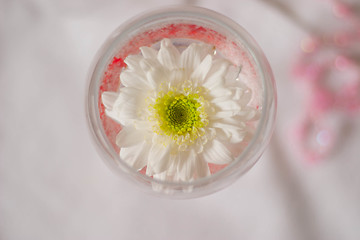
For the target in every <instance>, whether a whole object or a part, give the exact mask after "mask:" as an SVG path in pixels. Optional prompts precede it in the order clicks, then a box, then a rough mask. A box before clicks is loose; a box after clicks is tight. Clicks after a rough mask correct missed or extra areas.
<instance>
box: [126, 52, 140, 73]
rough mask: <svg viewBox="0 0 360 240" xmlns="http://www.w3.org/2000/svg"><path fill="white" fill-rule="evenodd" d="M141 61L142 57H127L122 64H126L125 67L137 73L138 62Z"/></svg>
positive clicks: (138, 68)
mask: <svg viewBox="0 0 360 240" xmlns="http://www.w3.org/2000/svg"><path fill="white" fill-rule="evenodd" d="M141 59H142V56H139V55H129V56H127V57H126V58H125V60H124V62H125V63H126V65H127V67H128V68H129V69H131V70H135V71H139V70H141V68H140V65H139V63H140V60H141Z"/></svg>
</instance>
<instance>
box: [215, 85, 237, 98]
mask: <svg viewBox="0 0 360 240" xmlns="http://www.w3.org/2000/svg"><path fill="white" fill-rule="evenodd" d="M210 95H211V96H212V97H213V98H223V97H226V98H229V97H230V96H231V95H232V91H231V90H230V89H229V88H225V87H221V86H219V87H217V88H213V89H212V90H211V91H210Z"/></svg>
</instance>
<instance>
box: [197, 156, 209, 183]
mask: <svg viewBox="0 0 360 240" xmlns="http://www.w3.org/2000/svg"><path fill="white" fill-rule="evenodd" d="M195 174H196V176H197V177H198V178H203V177H207V176H210V169H209V165H208V163H207V162H206V161H205V160H204V159H203V158H202V156H201V155H199V157H198V158H197V159H196V161H195Z"/></svg>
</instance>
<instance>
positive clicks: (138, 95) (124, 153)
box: [102, 39, 256, 181]
mask: <svg viewBox="0 0 360 240" xmlns="http://www.w3.org/2000/svg"><path fill="white" fill-rule="evenodd" d="M140 50H141V55H140V54H139V55H130V56H128V57H127V58H126V59H125V63H126V64H127V68H126V69H124V70H123V71H122V73H121V74H120V80H121V83H122V85H123V87H120V90H119V93H114V92H105V93H103V95H102V99H103V103H104V105H105V108H106V114H107V115H108V116H110V117H111V118H113V119H114V120H116V121H117V122H119V123H120V124H121V125H122V126H123V128H122V130H121V131H120V132H119V134H118V135H117V138H116V144H117V145H118V146H119V147H120V149H121V150H120V158H121V159H122V160H124V161H126V162H127V163H128V164H129V165H130V166H132V167H134V168H135V169H137V170H140V169H142V168H143V167H145V166H147V168H146V174H147V175H149V176H153V177H154V178H158V179H162V180H165V179H170V180H174V181H191V180H193V179H194V178H201V177H206V176H208V175H209V174H210V171H209V167H208V163H214V164H228V163H230V162H231V161H232V160H233V156H232V154H231V153H230V151H229V150H228V148H227V147H226V145H225V144H228V143H238V142H241V141H242V140H243V139H244V137H245V136H246V134H248V131H247V125H246V122H248V121H249V120H252V119H253V118H254V117H255V115H256V111H255V110H254V109H252V108H250V107H247V104H248V102H249V100H250V96H251V93H250V91H249V89H248V88H247V87H246V86H245V85H244V84H241V83H239V82H236V81H235V80H232V81H228V80H227V79H226V76H228V69H229V66H230V65H231V64H230V62H228V61H227V60H225V59H223V58H214V47H213V46H210V45H207V44H200V43H193V44H191V45H190V46H189V47H188V48H187V49H185V50H184V51H183V52H182V53H180V52H179V51H178V49H177V48H176V47H175V46H174V45H173V44H172V42H171V41H170V40H169V39H164V40H162V41H161V46H160V50H159V51H157V50H155V49H153V48H149V47H141V48H140Z"/></svg>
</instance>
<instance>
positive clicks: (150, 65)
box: [140, 58, 164, 72]
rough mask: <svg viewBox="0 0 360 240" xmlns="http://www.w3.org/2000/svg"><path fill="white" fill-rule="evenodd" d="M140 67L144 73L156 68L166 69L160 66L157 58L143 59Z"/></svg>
mask: <svg viewBox="0 0 360 240" xmlns="http://www.w3.org/2000/svg"><path fill="white" fill-rule="evenodd" d="M140 66H141V69H142V70H143V71H144V72H148V71H151V70H152V69H154V68H161V69H164V67H163V66H162V65H161V64H160V62H159V61H158V60H157V59H156V58H143V59H142V60H141V61H140Z"/></svg>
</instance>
